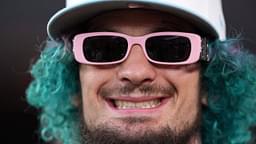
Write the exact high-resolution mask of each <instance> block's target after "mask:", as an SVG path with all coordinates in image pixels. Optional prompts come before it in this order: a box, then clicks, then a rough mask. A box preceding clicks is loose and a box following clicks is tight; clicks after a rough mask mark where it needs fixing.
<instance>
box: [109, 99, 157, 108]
mask: <svg viewBox="0 0 256 144" xmlns="http://www.w3.org/2000/svg"><path fill="white" fill-rule="evenodd" d="M114 103H115V105H116V107H117V108H118V109H138V108H139V109H149V108H155V107H156V106H158V105H159V104H160V100H159V99H157V100H151V101H146V102H129V101H120V100H115V101H114Z"/></svg>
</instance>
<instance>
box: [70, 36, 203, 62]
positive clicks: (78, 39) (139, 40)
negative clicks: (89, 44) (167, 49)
mask: <svg viewBox="0 0 256 144" xmlns="http://www.w3.org/2000/svg"><path fill="white" fill-rule="evenodd" d="M163 35H175V36H183V37H187V38H188V39H189V40H190V41H191V52H190V56H189V58H188V59H187V60H185V61H182V62H160V61H155V60H152V59H151V58H150V57H149V56H148V54H147V52H146V48H145V42H146V40H147V39H148V38H150V37H153V36H163ZM93 36H119V37H123V38H125V39H126V40H127V42H128V50H127V52H126V54H125V56H124V58H122V59H121V60H118V61H113V62H91V61H88V60H87V59H86V58H85V57H84V55H83V42H84V40H85V39H86V38H88V37H93ZM135 44H139V45H140V46H141V47H142V49H143V52H144V55H145V56H146V58H147V59H148V60H149V61H150V62H152V63H156V64H162V65H184V64H192V63H195V62H197V61H198V60H199V59H200V54H201V51H202V39H201V37H200V36H199V35H197V34H193V33H184V32H156V33H150V34H146V35H143V36H129V35H126V34H122V33H116V32H90V33H81V34H77V35H75V37H74V39H73V53H74V56H75V60H76V61H77V62H79V63H82V64H90V65H108V64H116V63H121V62H123V61H125V60H126V59H127V57H128V55H129V53H130V50H131V49H132V46H133V45H135Z"/></svg>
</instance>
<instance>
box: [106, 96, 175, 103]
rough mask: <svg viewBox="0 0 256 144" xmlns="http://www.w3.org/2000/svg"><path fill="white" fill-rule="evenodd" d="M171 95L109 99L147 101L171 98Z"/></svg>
mask: <svg viewBox="0 0 256 144" xmlns="http://www.w3.org/2000/svg"><path fill="white" fill-rule="evenodd" d="M169 97H170V96H139V97H136V96H135V97H133V96H119V97H108V98H107V99H109V100H119V101H129V102H145V101H151V100H155V99H164V98H169Z"/></svg>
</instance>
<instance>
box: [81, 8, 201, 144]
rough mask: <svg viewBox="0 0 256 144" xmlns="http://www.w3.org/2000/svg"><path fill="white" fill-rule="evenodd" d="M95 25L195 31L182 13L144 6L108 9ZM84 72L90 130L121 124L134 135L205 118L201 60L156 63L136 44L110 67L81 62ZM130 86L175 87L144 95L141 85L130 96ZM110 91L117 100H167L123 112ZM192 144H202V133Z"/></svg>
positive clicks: (131, 30)
mask: <svg viewBox="0 0 256 144" xmlns="http://www.w3.org/2000/svg"><path fill="white" fill-rule="evenodd" d="M89 25H90V27H89V28H88V30H89V31H114V32H120V33H124V34H128V35H131V36H141V35H145V34H148V33H152V32H155V31H163V30H164V31H183V32H194V33H195V28H193V27H192V26H191V25H190V24H188V23H186V22H184V21H183V20H181V19H178V18H177V17H173V16H170V15H167V14H163V13H160V12H154V11H142V10H134V11H131V10H123V11H114V12H109V13H105V14H102V15H99V16H96V17H94V18H93V19H91V20H90V22H89ZM79 73H80V81H81V89H82V105H83V116H84V121H85V123H86V124H87V125H88V126H89V128H93V127H97V126H100V125H105V126H106V127H116V128H118V130H119V131H120V133H122V134H124V135H134V134H136V133H137V132H140V133H143V132H146V130H148V129H152V130H155V131H160V130H161V128H162V127H165V126H169V127H170V128H171V129H175V130H176V131H177V132H180V131H182V130H184V129H185V128H186V127H187V126H191V125H193V123H194V122H195V121H197V120H198V118H199V115H200V111H201V109H200V105H201V103H202V100H201V98H200V96H199V95H200V94H199V93H200V65H199V64H198V63H196V64H190V65H183V66H166V65H165V66H163V65H157V64H153V63H150V62H149V61H148V60H147V59H146V57H145V55H144V53H143V50H142V48H141V46H140V45H136V44H135V45H133V46H132V50H131V52H130V54H129V56H128V58H127V59H126V60H125V61H124V62H122V63H120V64H115V65H108V66H94V65H86V64H81V65H80V70H79ZM127 85H134V86H136V87H138V88H139V87H141V86H143V85H149V86H155V85H157V86H159V87H171V88H173V92H172V93H169V94H168V93H162V92H152V93H143V92H141V91H139V90H138V89H135V90H134V91H132V92H131V93H129V94H125V93H121V92H118V91H117V90H118V89H119V88H120V87H124V86H127ZM104 90H106V91H108V90H109V91H113V92H110V93H109V94H107V96H106V97H107V98H110V99H114V100H123V101H133V102H138V101H139V102H141V101H147V100H148V98H150V99H157V98H159V97H164V98H165V101H164V102H163V104H161V105H160V106H159V107H156V108H152V109H140V108H135V109H128V110H120V109H117V108H113V107H111V106H110V104H109V103H108V102H107V100H106V98H104V96H103V94H102V91H104ZM128 119H129V120H133V121H129V120H128ZM137 134H138V133H137ZM189 143H191V144H192V143H200V134H199V133H195V134H193V137H192V138H191V140H190V142H189Z"/></svg>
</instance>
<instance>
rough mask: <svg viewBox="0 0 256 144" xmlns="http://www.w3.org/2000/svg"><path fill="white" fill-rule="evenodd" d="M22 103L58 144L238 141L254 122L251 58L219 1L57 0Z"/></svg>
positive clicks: (244, 140)
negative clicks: (35, 111) (62, 1)
mask: <svg viewBox="0 0 256 144" xmlns="http://www.w3.org/2000/svg"><path fill="white" fill-rule="evenodd" d="M66 5H67V7H66V8H64V9H63V10H60V11H59V12H58V13H57V14H55V15H54V16H53V17H52V18H51V20H50V21H49V24H48V34H49V37H50V40H49V41H48V42H47V45H46V48H45V49H44V50H43V51H42V54H41V57H40V58H39V59H38V61H37V63H36V64H35V65H34V66H33V68H32V71H31V73H32V75H33V76H34V81H32V83H31V85H30V87H29V88H28V90H27V99H28V101H29V103H30V104H31V105H33V106H35V107H37V108H39V109H40V110H41V115H40V120H41V131H40V132H41V136H42V138H43V139H44V140H45V141H56V142H59V143H64V144H80V143H85V144H87V143H88V144H137V143H138V144H200V143H204V144H222V143H225V144H226V143H227V144H228V143H230V144H234V143H235V144H238V143H239V144H240V143H248V142H249V141H250V139H251V137H252V136H251V134H250V131H249V128H250V127H251V126H253V125H254V124H255V122H256V115H255V101H256V99H255V96H256V95H255V94H256V75H255V68H256V67H255V62H254V61H255V57H254V56H253V55H251V54H249V53H247V52H245V51H244V50H242V49H240V48H239V43H238V39H236V38H233V39H228V38H227V37H226V34H225V22H224V18H223V13H222V7H221V1H220V0H214V1H212V0H205V1H201V0H189V1H188V0H182V1H181V0H158V1H152V0H133V1H132V0H122V1H110V0H108V1H106V0H97V1H95V0H91V1H90V0H67V3H66Z"/></svg>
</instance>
